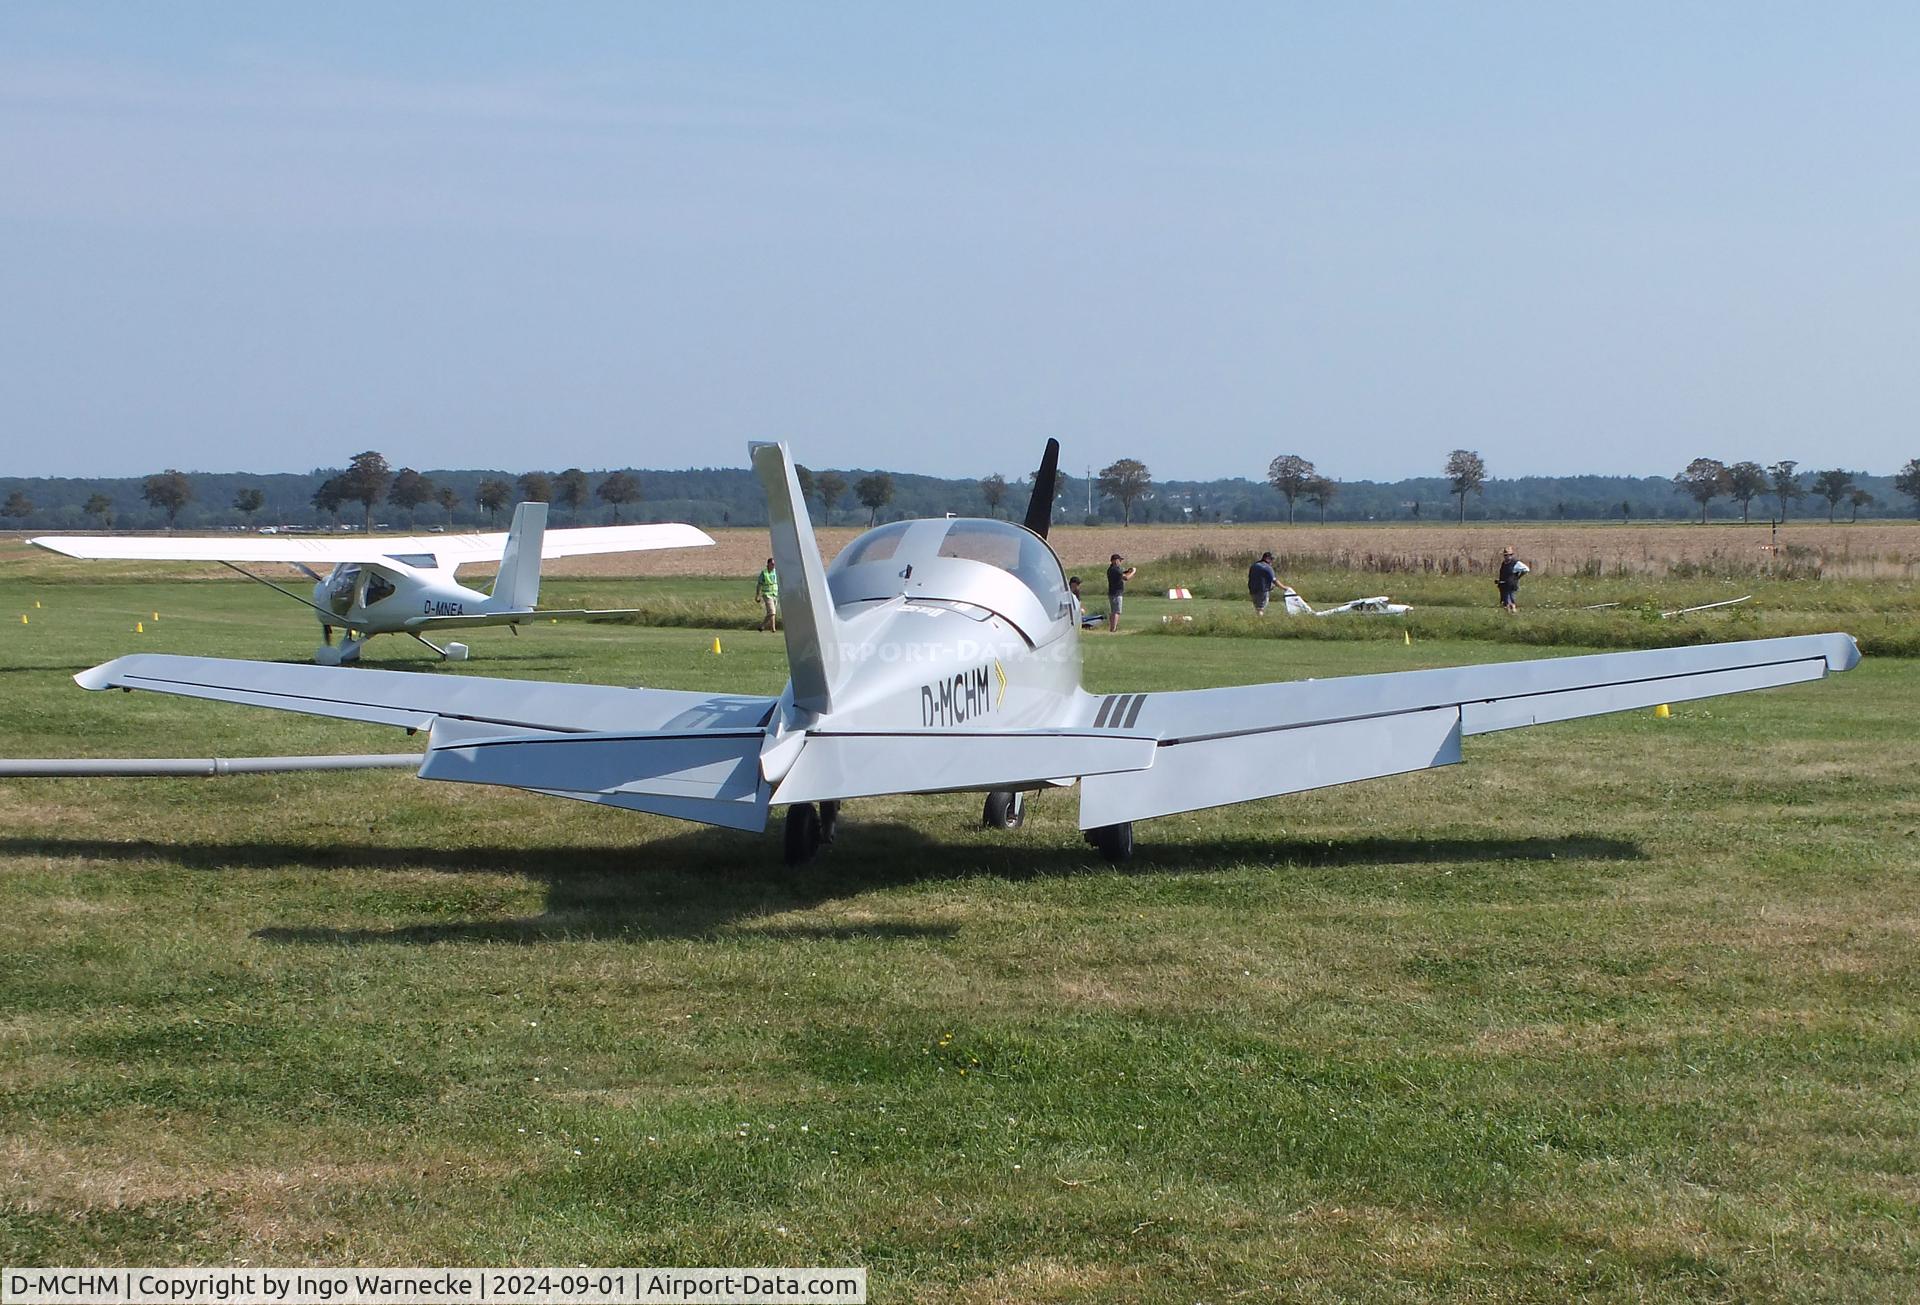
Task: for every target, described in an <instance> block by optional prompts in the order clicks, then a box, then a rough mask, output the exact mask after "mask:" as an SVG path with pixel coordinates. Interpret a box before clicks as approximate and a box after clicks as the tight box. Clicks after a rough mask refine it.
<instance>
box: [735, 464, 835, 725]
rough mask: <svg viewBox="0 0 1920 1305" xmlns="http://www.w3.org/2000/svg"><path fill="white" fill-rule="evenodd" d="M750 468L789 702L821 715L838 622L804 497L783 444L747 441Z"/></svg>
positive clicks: (829, 696)
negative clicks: (768, 557)
mask: <svg viewBox="0 0 1920 1305" xmlns="http://www.w3.org/2000/svg"><path fill="white" fill-rule="evenodd" d="M747 455H748V457H749V458H751V459H752V461H753V471H754V474H755V475H756V476H758V477H759V478H760V488H761V489H762V490H763V491H764V492H765V493H766V496H767V524H768V529H769V531H770V532H771V534H772V536H773V563H774V566H775V568H776V569H777V570H778V572H779V575H780V621H781V626H782V628H783V630H784V631H785V633H786V636H787V663H788V670H789V673H790V674H791V675H792V676H793V705H794V706H796V707H799V708H801V709H802V710H805V711H813V712H818V713H820V714H821V715H823V716H824V715H826V714H827V713H828V712H830V711H832V710H833V689H834V683H835V681H836V680H837V679H838V678H839V672H840V632H839V622H838V621H837V620H835V618H834V615H833V596H832V595H831V594H829V593H828V592H827V568H826V564H825V563H824V562H822V561H821V560H820V545H819V544H818V543H816V542H815V540H814V537H813V522H812V520H811V519H810V518H809V517H808V516H807V501H806V499H805V497H804V496H802V494H801V493H800V478H799V477H798V476H797V475H795V474H794V469H793V454H792V453H790V452H789V451H788V449H787V446H786V445H785V444H766V443H760V442H758V441H755V442H752V443H749V444H748V445H747Z"/></svg>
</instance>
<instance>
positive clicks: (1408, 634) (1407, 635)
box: [1400, 630, 1413, 648]
mask: <svg viewBox="0 0 1920 1305" xmlns="http://www.w3.org/2000/svg"><path fill="white" fill-rule="evenodd" d="M1400 637H1401V638H1402V639H1405V640H1406V641H1407V647H1409V648H1411V647H1413V631H1411V630H1402V631H1401V632H1400Z"/></svg>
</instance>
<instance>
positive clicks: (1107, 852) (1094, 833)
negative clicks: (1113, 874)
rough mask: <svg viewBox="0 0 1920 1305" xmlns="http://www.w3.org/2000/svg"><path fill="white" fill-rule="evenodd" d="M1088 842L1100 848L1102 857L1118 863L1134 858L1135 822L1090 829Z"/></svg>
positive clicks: (1087, 833) (1087, 835) (1129, 821)
mask: <svg viewBox="0 0 1920 1305" xmlns="http://www.w3.org/2000/svg"><path fill="white" fill-rule="evenodd" d="M1086 840H1087V841H1088V842H1089V843H1091V844H1093V845H1094V847H1096V848H1098V849H1099V851H1100V855H1101V856H1103V857H1105V858H1106V859H1107V860H1109V861H1112V862H1115V863H1118V862H1121V861H1127V860H1131V859H1132V858H1133V822H1132V821H1131V820H1128V821H1125V822H1123V823H1121V824H1118V825H1102V826H1100V827H1099V828H1098V829H1089V830H1088V831H1087V832H1086Z"/></svg>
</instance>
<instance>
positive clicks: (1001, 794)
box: [980, 788, 1027, 829]
mask: <svg viewBox="0 0 1920 1305" xmlns="http://www.w3.org/2000/svg"><path fill="white" fill-rule="evenodd" d="M1026 819H1027V795H1026V794H1025V793H1020V792H1012V791H1009V790H1007V789H1003V788H1001V789H995V790H994V791H993V792H991V793H989V794H987V809H986V811H985V812H984V813H983V814H982V815H981V817H980V822H981V823H982V824H984V825H985V826H986V827H987V828H988V829H1018V828H1020V826H1021V825H1023V824H1025V823H1026Z"/></svg>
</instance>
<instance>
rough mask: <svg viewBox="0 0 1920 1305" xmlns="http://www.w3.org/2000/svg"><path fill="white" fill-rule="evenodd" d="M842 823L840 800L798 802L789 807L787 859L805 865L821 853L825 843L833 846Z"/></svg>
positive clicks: (789, 861)
mask: <svg viewBox="0 0 1920 1305" xmlns="http://www.w3.org/2000/svg"><path fill="white" fill-rule="evenodd" d="M839 826H840V804H839V803H838V802H822V803H821V804H820V805H819V806H818V807H816V806H814V805H813V803H811V802H796V803H794V804H793V805H792V806H790V807H788V808H787V842H786V857H785V859H786V863H787V864H788V865H805V864H806V863H807V862H809V861H811V860H813V858H814V857H816V856H818V855H819V854H820V848H821V846H822V845H825V846H827V847H831V846H833V839H834V834H835V833H836V832H837V831H838V829H839Z"/></svg>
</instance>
